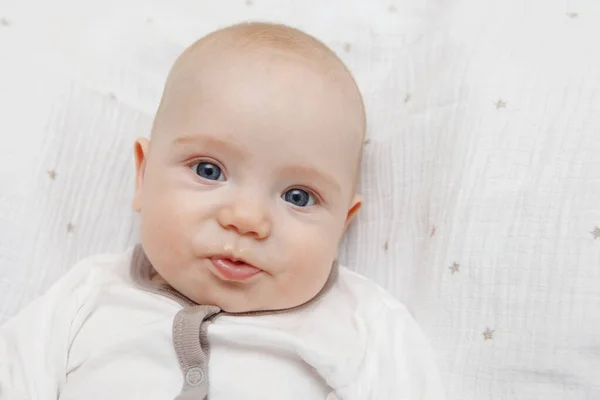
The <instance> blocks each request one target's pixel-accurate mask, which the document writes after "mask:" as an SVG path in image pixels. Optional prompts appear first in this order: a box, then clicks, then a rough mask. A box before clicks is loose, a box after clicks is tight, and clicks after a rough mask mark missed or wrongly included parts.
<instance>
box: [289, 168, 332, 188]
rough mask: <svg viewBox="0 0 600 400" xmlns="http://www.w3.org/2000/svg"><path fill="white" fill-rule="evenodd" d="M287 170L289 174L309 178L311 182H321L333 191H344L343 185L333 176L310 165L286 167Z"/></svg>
mask: <svg viewBox="0 0 600 400" xmlns="http://www.w3.org/2000/svg"><path fill="white" fill-rule="evenodd" d="M285 170H286V171H287V172H288V173H293V174H298V175H302V176H304V177H306V178H308V179H309V180H315V181H320V182H321V183H323V184H325V185H327V186H329V187H330V188H331V189H334V190H336V191H337V192H340V191H341V190H342V187H341V185H340V184H339V183H338V182H337V180H336V179H335V178H333V176H331V175H329V174H327V173H325V172H323V171H319V170H318V169H315V168H313V167H310V166H308V165H292V166H288V167H286V168H285Z"/></svg>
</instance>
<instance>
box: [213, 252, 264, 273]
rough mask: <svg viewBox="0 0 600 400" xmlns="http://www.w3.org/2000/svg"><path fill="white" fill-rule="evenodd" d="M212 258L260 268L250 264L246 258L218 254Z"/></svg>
mask: <svg viewBox="0 0 600 400" xmlns="http://www.w3.org/2000/svg"><path fill="white" fill-rule="evenodd" d="M210 258H211V259H218V258H221V259H225V260H230V261H233V262H239V263H244V264H247V265H249V266H251V267H254V268H258V267H257V266H255V265H254V264H252V263H250V262H248V261H247V260H246V259H245V258H243V257H236V256H234V255H233V254H217V255H214V256H212V257H210ZM258 269H260V268H258Z"/></svg>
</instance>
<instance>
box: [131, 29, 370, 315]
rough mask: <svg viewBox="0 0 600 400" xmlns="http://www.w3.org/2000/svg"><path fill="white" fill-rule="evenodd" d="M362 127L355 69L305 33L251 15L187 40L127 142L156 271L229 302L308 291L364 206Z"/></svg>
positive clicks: (286, 302)
mask: <svg viewBox="0 0 600 400" xmlns="http://www.w3.org/2000/svg"><path fill="white" fill-rule="evenodd" d="M364 132H365V114H364V107H363V102H362V98H361V95H360V92H359V90H358V88H357V87H356V84H355V82H354V80H353V78H352V76H351V75H350V73H349V72H348V70H347V69H346V68H345V66H344V65H343V63H342V62H341V61H340V60H339V59H338V58H337V57H336V56H335V54H334V53H333V52H332V51H331V50H329V49H328V48H327V47H326V46H325V45H323V44H322V43H321V42H319V41H317V40H316V39H314V38H312V37H311V36H309V35H307V34H305V33H303V32H301V31H298V30H295V29H292V28H289V27H285V26H281V25H272V24H259V23H252V24H242V25H236V26H233V27H229V28H226V29H223V30H220V31H217V32H214V33H212V34H210V35H208V36H206V37H205V38H203V39H201V40H199V41H198V42H196V43H195V44H193V45H192V46H191V47H190V48H188V49H187V50H186V51H185V52H184V53H183V54H182V55H181V56H180V57H179V59H178V60H177V61H176V63H175V65H174V66H173V68H172V70H171V73H170V74H169V77H168V79H167V83H166V85H165V90H164V94H163V98H162V100H161V104H160V107H159V109H158V112H157V115H156V118H155V121H154V126H153V130H152V136H151V140H150V141H148V140H147V139H143V138H142V139H138V140H137V142H136V145H135V157H136V168H137V175H136V193H135V198H134V202H133V206H134V209H135V210H136V211H138V212H140V214H141V241H142V245H143V248H144V250H145V252H146V255H147V256H148V258H149V260H150V261H151V263H152V265H153V266H154V268H155V269H156V271H157V272H158V274H159V280H164V281H165V282H166V283H168V284H169V285H171V286H172V287H174V288H175V289H176V290H178V291H179V292H180V293H182V294H183V295H185V296H187V297H188V298H190V299H191V300H194V301H195V302H197V303H199V304H212V305H217V306H219V307H220V308H222V309H223V310H225V311H229V312H244V311H255V310H272V309H285V308H291V307H294V306H297V305H300V304H303V303H305V302H307V301H308V300H310V299H311V298H313V297H314V296H315V295H316V294H317V293H318V292H319V291H320V290H321V289H322V288H323V286H324V284H325V282H326V281H327V278H328V277H329V274H330V271H331V266H332V263H333V261H334V260H335V259H336V257H337V251H338V245H339V243H340V240H341V239H342V236H343V234H344V231H345V230H346V228H347V226H348V224H349V222H350V220H351V219H352V217H353V216H354V214H355V213H356V211H357V210H358V209H359V207H360V204H361V200H360V197H359V196H358V195H357V194H356V193H355V188H356V180H357V175H358V167H359V163H360V157H361V152H362V143H363V138H364Z"/></svg>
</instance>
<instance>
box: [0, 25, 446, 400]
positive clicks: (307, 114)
mask: <svg viewBox="0 0 600 400" xmlns="http://www.w3.org/2000/svg"><path fill="white" fill-rule="evenodd" d="M364 136H365V111H364V107H363V101H362V97H361V94H360V92H359V90H358V88H357V86H356V84H355V82H354V79H353V77H352V75H351V74H350V72H349V71H348V70H347V69H346V67H345V66H344V64H343V63H342V62H341V61H340V59H339V58H338V57H336V55H335V54H334V53H333V52H332V51H331V50H330V49H328V48H327V47H326V46H325V45H324V44H322V43H321V42H319V41H318V40H316V39H315V38H313V37H311V36H309V35H307V34H305V33H303V32H301V31H299V30H296V29H293V28H290V27H286V26H282V25H274V24H264V23H248V24H240V25H236V26H232V27H228V28H225V29H222V30H219V31H216V32H214V33H211V34H209V35H208V36H206V37H204V38H202V39H201V40H199V41H198V42H196V43H195V44H193V45H192V46H191V47H189V48H188V49H187V50H186V51H185V52H184V53H183V54H182V55H181V56H180V57H179V59H178V60H177V61H176V62H175V65H174V66H173V68H172V70H171V72H170V74H169V76H168V79H167V82H166V85H165V89H164V94H163V97H162V100H161V103H160V106H159V109H158V111H157V114H156V118H155V121H154V125H153V128H152V133H151V138H150V140H148V139H145V138H141V139H138V140H137V141H136V143H135V150H134V153H135V166H136V178H135V195H134V200H133V208H134V210H135V211H137V212H139V214H140V221H141V232H140V236H141V244H140V245H138V246H136V247H135V248H132V249H130V250H129V251H127V252H126V253H125V254H121V255H104V256H97V257H93V258H90V259H87V260H84V261H82V262H80V263H79V264H78V265H76V266H75V267H74V268H72V269H71V270H70V272H69V273H68V274H67V275H66V276H65V277H63V278H62V279H61V280H59V281H58V282H57V283H56V284H55V285H54V286H53V287H52V288H51V289H50V290H49V291H48V292H47V293H46V294H45V295H44V296H42V297H41V298H39V299H37V300H36V301H34V302H33V303H32V304H31V305H29V306H28V307H27V308H26V309H25V310H24V311H22V312H21V313H20V314H19V315H17V316H16V317H15V318H13V319H12V320H11V321H9V322H8V323H7V324H5V325H4V326H3V327H2V328H0V399H2V400H17V399H43V400H46V399H64V400H68V399H86V400H95V399H98V400H100V399H102V400H106V399H111V400H117V399H127V400H131V399H144V400H149V399H161V400H164V399H207V398H209V399H211V400H223V399H226V400H231V399H260V400H264V399H278V400H281V399H291V400H293V399H302V400H306V399H324V400H325V399H329V400H332V399H344V400H370V399H373V400H399V399H407V400H413V399H415V400H416V399H419V400H424V399H427V400H434V399H435V400H438V399H443V398H444V395H443V391H442V389H441V385H440V381H439V377H438V373H437V369H436V367H435V363H434V359H433V356H432V353H431V350H430V347H429V345H428V343H427V341H426V339H425V338H424V336H423V334H422V332H421V331H420V329H419V328H418V327H417V325H416V324H415V322H414V321H413V319H412V318H411V316H410V315H409V313H408V312H407V311H406V310H405V309H404V308H403V306H402V305H400V304H399V303H398V302H397V301H396V300H394V298H393V297H392V296H391V295H389V294H388V293H386V292H385V291H384V290H383V289H381V288H380V287H379V286H377V285H376V284H374V283H372V282H371V281H369V280H367V279H365V278H363V277H361V276H359V275H357V274H355V273H353V272H351V271H349V270H347V269H345V268H343V267H339V266H338V265H337V262H336V258H337V251H338V245H339V243H340V240H341V239H342V236H343V234H344V231H345V230H346V228H347V227H348V225H349V224H350V222H351V220H352V218H353V217H354V216H355V215H356V213H357V211H358V210H359V208H360V206H361V201H362V200H361V197H360V196H359V195H358V194H357V193H356V181H357V175H358V172H359V164H360V158H361V153H362V144H363V141H364Z"/></svg>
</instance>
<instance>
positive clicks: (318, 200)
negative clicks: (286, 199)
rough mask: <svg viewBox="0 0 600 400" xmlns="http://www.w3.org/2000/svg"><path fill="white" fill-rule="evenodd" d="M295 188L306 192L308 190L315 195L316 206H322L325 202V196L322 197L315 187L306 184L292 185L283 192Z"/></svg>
mask: <svg viewBox="0 0 600 400" xmlns="http://www.w3.org/2000/svg"><path fill="white" fill-rule="evenodd" d="M293 189H300V190H304V191H305V192H307V193H308V194H309V195H311V196H313V197H314V199H315V204H314V205H315V206H320V205H323V204H325V201H324V200H323V198H322V197H321V195H320V194H319V193H317V192H316V191H315V190H313V189H309V188H307V187H306V186H290V187H289V188H287V189H285V190H284V191H283V193H282V195H283V194H285V193H287V192H289V191H290V190H293Z"/></svg>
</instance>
